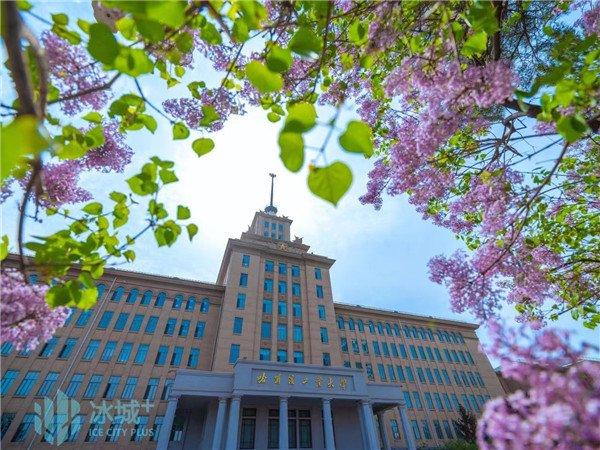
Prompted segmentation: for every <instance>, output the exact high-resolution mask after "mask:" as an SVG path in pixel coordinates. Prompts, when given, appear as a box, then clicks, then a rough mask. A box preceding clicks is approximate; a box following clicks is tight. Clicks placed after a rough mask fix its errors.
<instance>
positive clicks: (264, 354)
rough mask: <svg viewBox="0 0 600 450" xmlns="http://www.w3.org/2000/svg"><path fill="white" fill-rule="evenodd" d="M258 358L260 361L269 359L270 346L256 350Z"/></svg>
mask: <svg viewBox="0 0 600 450" xmlns="http://www.w3.org/2000/svg"><path fill="white" fill-rule="evenodd" d="M258 359H259V360H260V361H271V349H270V348H264V347H263V348H261V349H260V350H259V351H258Z"/></svg>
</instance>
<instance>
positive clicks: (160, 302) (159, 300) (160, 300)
mask: <svg viewBox="0 0 600 450" xmlns="http://www.w3.org/2000/svg"><path fill="white" fill-rule="evenodd" d="M166 300H167V294H165V293H164V292H159V293H158V295H157V296H156V300H154V306H155V307H156V308H162V307H163V306H164V305H165V301H166Z"/></svg>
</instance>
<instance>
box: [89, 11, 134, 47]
mask: <svg viewBox="0 0 600 450" xmlns="http://www.w3.org/2000/svg"><path fill="white" fill-rule="evenodd" d="M138 23H139V20H138ZM135 25H136V21H134V20H133V19H132V18H131V17H129V16H125V17H121V18H120V19H118V20H117V21H116V22H115V27H116V28H117V30H119V31H120V32H121V34H122V35H123V37H124V38H125V39H128V40H130V41H132V40H133V39H135ZM88 29H89V27H88Z"/></svg>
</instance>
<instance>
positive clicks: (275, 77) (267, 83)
mask: <svg viewBox="0 0 600 450" xmlns="http://www.w3.org/2000/svg"><path fill="white" fill-rule="evenodd" d="M246 76H247V77H248V79H249V80H250V82H251V83H252V84H253V85H254V87H255V88H256V89H258V91H259V92H260V93H262V94H266V93H268V92H273V91H278V90H280V89H281V88H282V87H283V78H281V75H279V74H278V73H275V72H271V71H270V70H269V69H267V67H265V66H264V65H263V64H262V63H260V62H258V61H252V62H250V63H248V64H247V65H246Z"/></svg>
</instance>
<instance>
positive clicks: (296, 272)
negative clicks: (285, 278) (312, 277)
mask: <svg viewBox="0 0 600 450" xmlns="http://www.w3.org/2000/svg"><path fill="white" fill-rule="evenodd" d="M292 276H293V277H299V276H300V266H292Z"/></svg>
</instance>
